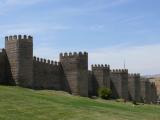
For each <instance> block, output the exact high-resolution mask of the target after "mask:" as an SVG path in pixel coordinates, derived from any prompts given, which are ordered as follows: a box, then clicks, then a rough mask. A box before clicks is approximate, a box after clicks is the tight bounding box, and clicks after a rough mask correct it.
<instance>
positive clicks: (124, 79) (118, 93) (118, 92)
mask: <svg viewBox="0 0 160 120" xmlns="http://www.w3.org/2000/svg"><path fill="white" fill-rule="evenodd" d="M111 90H112V93H113V98H123V99H128V73H123V72H112V73H111Z"/></svg>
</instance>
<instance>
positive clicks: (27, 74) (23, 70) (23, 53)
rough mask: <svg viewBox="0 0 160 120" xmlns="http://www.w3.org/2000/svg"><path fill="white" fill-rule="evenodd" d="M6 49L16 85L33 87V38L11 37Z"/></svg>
mask: <svg viewBox="0 0 160 120" xmlns="http://www.w3.org/2000/svg"><path fill="white" fill-rule="evenodd" d="M5 49H6V53H7V57H8V60H9V64H10V66H11V73H12V77H13V80H14V82H15V84H16V85H19V86H23V87H32V82H33V40H32V37H30V36H26V35H24V36H23V37H22V36H20V35H19V36H16V35H15V36H10V37H6V39H5Z"/></svg>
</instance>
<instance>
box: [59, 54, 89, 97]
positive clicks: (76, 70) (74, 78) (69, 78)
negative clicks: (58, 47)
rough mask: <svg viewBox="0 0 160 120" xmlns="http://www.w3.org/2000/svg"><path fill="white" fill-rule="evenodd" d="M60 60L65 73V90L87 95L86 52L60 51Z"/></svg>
mask: <svg viewBox="0 0 160 120" xmlns="http://www.w3.org/2000/svg"><path fill="white" fill-rule="evenodd" d="M60 62H61V64H62V68H63V71H64V75H65V87H66V91H68V92H70V93H71V94H74V95H80V96H88V53H86V52H84V53H82V52H79V53H76V52H74V53H69V54H68V53H64V54H62V53H61V54H60Z"/></svg>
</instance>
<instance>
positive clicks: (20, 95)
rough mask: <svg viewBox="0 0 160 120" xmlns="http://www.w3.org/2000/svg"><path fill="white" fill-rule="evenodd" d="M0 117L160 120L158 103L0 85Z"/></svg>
mask: <svg viewBox="0 0 160 120" xmlns="http://www.w3.org/2000/svg"><path fill="white" fill-rule="evenodd" d="M0 120H160V106H156V105H139V106H133V105H132V104H131V103H117V102H114V101H104V100H92V99H89V98H83V97H78V96H76V97H75V96H72V95H69V94H67V93H64V92H57V91H45V90H44V91H34V90H30V89H25V88H19V87H7V86H0Z"/></svg>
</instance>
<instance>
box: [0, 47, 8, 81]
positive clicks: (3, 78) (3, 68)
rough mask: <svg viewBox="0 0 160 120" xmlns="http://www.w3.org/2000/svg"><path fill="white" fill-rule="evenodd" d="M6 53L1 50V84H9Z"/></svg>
mask: <svg viewBox="0 0 160 120" xmlns="http://www.w3.org/2000/svg"><path fill="white" fill-rule="evenodd" d="M4 52H5V51H4V49H2V50H1V49H0V84H7V82H6V79H7V78H6V76H7V74H6V61H5V54H4Z"/></svg>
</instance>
